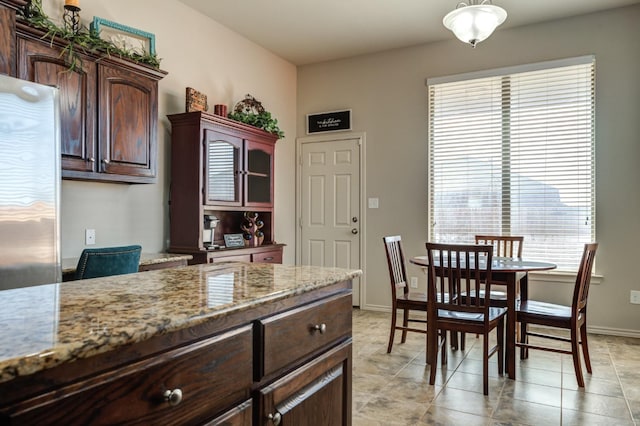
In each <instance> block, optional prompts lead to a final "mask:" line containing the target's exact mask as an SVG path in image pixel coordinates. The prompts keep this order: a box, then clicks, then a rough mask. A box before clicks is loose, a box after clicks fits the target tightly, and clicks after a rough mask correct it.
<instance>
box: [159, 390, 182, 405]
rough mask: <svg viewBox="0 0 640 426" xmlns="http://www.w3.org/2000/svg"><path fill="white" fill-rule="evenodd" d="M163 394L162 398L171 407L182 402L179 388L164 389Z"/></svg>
mask: <svg viewBox="0 0 640 426" xmlns="http://www.w3.org/2000/svg"><path fill="white" fill-rule="evenodd" d="M163 396H164V400H165V401H167V402H168V403H169V405H171V406H172V407H175V406H176V405H178V404H180V403H181V402H182V390H180V389H179V388H178V389H174V390H169V389H167V390H166V391H164V394H163Z"/></svg>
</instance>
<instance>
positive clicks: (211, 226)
mask: <svg viewBox="0 0 640 426" xmlns="http://www.w3.org/2000/svg"><path fill="white" fill-rule="evenodd" d="M218 222H219V219H218V218H217V217H216V216H214V215H212V214H206V215H204V227H203V229H202V244H203V245H204V247H205V248H207V249H217V248H219V247H220V246H219V245H218V244H214V242H215V232H216V226H218Z"/></svg>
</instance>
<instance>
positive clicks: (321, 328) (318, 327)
mask: <svg viewBox="0 0 640 426" xmlns="http://www.w3.org/2000/svg"><path fill="white" fill-rule="evenodd" d="M312 330H318V331H319V332H320V334H324V333H325V331H327V324H325V323H322V324H316V325H314V326H313V328H312Z"/></svg>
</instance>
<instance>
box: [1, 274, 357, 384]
mask: <svg viewBox="0 0 640 426" xmlns="http://www.w3.org/2000/svg"><path fill="white" fill-rule="evenodd" d="M361 273H362V272H361V271H360V270H348V269H341V268H322V267H314V266H286V265H280V264H270V263H242V262H222V263H211V264H206V265H193V266H187V267H182V268H175V269H161V270H156V271H148V272H139V273H135V274H128V275H119V276H113V277H106V278H94V279H87V280H81V281H70V282H65V283H57V284H47V285H40V286H34V287H25V288H19V289H12V290H4V291H0V306H2V309H0V382H5V381H8V380H11V379H14V378H16V377H18V376H24V375H28V374H33V373H36V372H38V371H41V370H44V369H47V368H52V367H55V366H57V365H60V364H63V363H67V362H71V361H74V360H77V359H81V358H87V357H91V356H94V355H97V354H100V353H104V352H108V351H111V350H114V349H116V348H118V347H121V346H123V345H127V344H131V343H135V342H140V341H143V340H146V339H149V338H151V337H154V336H157V335H161V334H166V333H169V332H172V331H176V330H179V329H182V328H186V327H191V326H195V325H198V324H201V323H203V322H205V321H210V320H212V319H215V318H222V317H224V316H225V315H227V314H229V313H231V312H237V311H240V310H245V309H249V308H253V307H256V306H259V305H262V304H265V303H270V302H274V301H277V300H280V299H285V298H287V297H291V296H294V295H297V294H302V293H304V292H307V291H311V290H315V289H318V288H321V287H325V286H327V285H331V284H333V283H336V282H340V281H344V280H348V279H352V278H355V277H357V276H359V275H361Z"/></svg>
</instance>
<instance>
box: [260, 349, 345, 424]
mask: <svg viewBox="0 0 640 426" xmlns="http://www.w3.org/2000/svg"><path fill="white" fill-rule="evenodd" d="M258 411H259V412H258V424H259V425H269V426H278V425H282V426H287V425H295V426H338V425H340V426H342V425H350V424H351V339H349V340H348V341H346V342H344V343H342V344H340V345H339V346H337V347H334V348H333V349H331V350H329V351H327V352H326V353H324V354H323V355H321V356H319V357H318V358H316V359H314V360H313V361H310V362H309V363H307V364H305V365H303V366H302V367H300V368H298V369H296V370H294V371H293V372H291V373H290V374H288V375H286V376H284V377H283V378H281V379H279V380H277V381H275V382H274V383H272V384H271V385H269V386H267V387H265V388H263V389H262V390H261V391H260V403H259V409H258Z"/></svg>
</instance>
